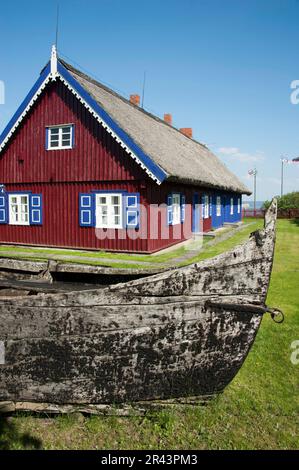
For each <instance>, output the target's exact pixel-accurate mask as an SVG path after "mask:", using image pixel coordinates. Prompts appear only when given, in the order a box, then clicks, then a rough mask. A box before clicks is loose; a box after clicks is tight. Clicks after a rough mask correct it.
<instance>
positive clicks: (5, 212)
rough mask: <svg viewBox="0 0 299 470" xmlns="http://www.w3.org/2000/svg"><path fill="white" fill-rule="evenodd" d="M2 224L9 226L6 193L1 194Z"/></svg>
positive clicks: (0, 218) (0, 211)
mask: <svg viewBox="0 0 299 470" xmlns="http://www.w3.org/2000/svg"><path fill="white" fill-rule="evenodd" d="M0 224H8V203H7V195H6V194H5V193H0Z"/></svg>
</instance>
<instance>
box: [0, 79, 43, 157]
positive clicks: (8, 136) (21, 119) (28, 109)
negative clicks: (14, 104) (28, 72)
mask: <svg viewBox="0 0 299 470" xmlns="http://www.w3.org/2000/svg"><path fill="white" fill-rule="evenodd" d="M50 81H51V75H49V74H48V76H47V77H46V79H45V80H44V81H43V82H42V84H41V85H40V87H39V88H38V89H37V91H36V92H35V94H34V96H33V97H32V99H31V100H30V101H29V103H28V105H27V106H26V108H25V109H24V111H23V112H22V113H21V114H20V116H19V117H18V119H17V120H16V121H15V123H14V125H13V126H12V127H11V129H10V130H9V132H8V133H7V134H6V136H5V138H4V139H3V140H2V142H1V144H0V152H1V151H2V149H3V148H4V147H5V145H6V144H7V142H8V141H9V139H10V138H11V136H12V135H13V133H14V132H15V130H16V129H17V127H18V126H19V124H20V123H21V122H22V121H23V119H24V118H25V116H26V114H28V112H29V111H30V109H31V108H32V106H33V105H34V103H35V102H36V100H37V99H38V97H39V96H40V95H41V93H42V92H43V90H44V89H45V88H46V86H47V84H48V83H49V82H50Z"/></svg>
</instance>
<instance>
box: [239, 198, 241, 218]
mask: <svg viewBox="0 0 299 470" xmlns="http://www.w3.org/2000/svg"><path fill="white" fill-rule="evenodd" d="M240 213H241V198H240V197H238V214H240Z"/></svg>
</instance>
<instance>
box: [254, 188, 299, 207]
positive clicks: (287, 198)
mask: <svg viewBox="0 0 299 470" xmlns="http://www.w3.org/2000/svg"><path fill="white" fill-rule="evenodd" d="M276 198H277V207H278V209H286V210H288V209H299V191H294V192H292V193H288V194H285V195H284V196H282V197H280V196H276ZM270 204H271V201H265V202H264V205H263V209H268V207H269V206H270Z"/></svg>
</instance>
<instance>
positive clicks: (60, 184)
mask: <svg viewBox="0 0 299 470" xmlns="http://www.w3.org/2000/svg"><path fill="white" fill-rule="evenodd" d="M59 124H74V125H75V148H73V149H70V150H50V151H47V150H46V145H45V144H46V142H45V139H46V127H47V126H50V125H59ZM0 183H4V184H5V186H6V190H7V191H32V192H33V193H37V194H39V193H41V194H42V195H43V225H42V226H17V225H0V241H1V242H2V243H16V244H28V245H40V246H54V247H55V246H56V247H74V248H87V249H103V250H111V251H112V250H116V251H129V252H154V251H158V250H160V249H162V248H165V247H167V246H170V245H173V244H176V243H179V242H180V241H182V240H185V239H187V238H190V237H191V236H192V234H191V206H192V197H193V193H194V192H198V193H199V194H200V195H201V194H202V192H203V191H202V190H201V189H200V188H198V187H192V186H187V185H182V184H181V185H178V184H170V183H167V182H166V183H163V184H162V185H160V186H159V185H157V184H156V183H155V182H154V181H152V180H151V179H150V178H149V177H148V176H147V175H146V173H145V172H144V170H142V169H141V168H140V167H139V166H138V165H137V164H136V162H135V161H134V160H133V159H132V158H131V157H130V156H128V155H127V154H126V152H125V151H124V150H123V149H122V148H121V146H120V145H119V144H117V143H116V142H115V140H114V139H113V138H112V137H111V136H110V135H109V134H108V133H107V132H106V131H105V130H104V129H103V128H102V126H101V125H100V124H99V123H98V122H97V121H96V120H95V119H94V118H93V117H92V116H91V114H90V113H89V111H87V110H86V109H85V108H84V106H83V105H82V104H81V103H80V102H79V101H78V100H77V99H76V98H75V97H74V96H73V94H72V93H71V92H70V91H69V90H68V89H67V88H66V87H65V86H64V85H63V84H62V83H60V82H57V83H53V84H51V85H50V86H49V87H48V88H47V89H46V90H45V92H44V94H43V95H42V97H40V99H39V100H38V101H37V103H36V104H35V106H34V107H33V109H32V110H31V111H30V113H29V114H28V116H27V117H26V118H25V120H24V121H23V123H22V125H21V126H20V128H19V129H18V130H17V131H16V133H15V135H14V137H13V139H12V140H11V141H10V143H9V144H8V145H7V147H6V148H5V150H4V151H3V153H2V155H1V156H0ZM95 189H98V190H125V191H128V192H133V193H135V192H138V193H140V203H141V204H142V205H143V206H144V207H145V208H146V211H147V212H146V214H144V213H143V214H142V217H141V221H140V232H141V233H142V237H141V238H140V237H138V236H137V235H138V234H137V232H136V231H135V230H134V229H130V230H128V231H126V230H115V231H114V230H111V232H113V233H114V234H115V237H114V239H111V238H110V239H109V238H105V239H99V238H98V237H97V234H99V233H101V234H103V231H97V230H96V229H95V228H88V227H80V225H79V214H78V212H79V207H78V202H79V193H89V192H90V191H92V190H95ZM171 192H179V193H181V194H184V195H185V197H186V220H185V223H184V224H177V225H174V226H168V225H167V213H166V202H167V195H168V194H170V193H171ZM161 203H164V204H165V207H164V212H162V213H160V216H159V221H158V220H157V221H155V220H154V222H153V220H152V219H150V213H149V211H148V208H149V205H150V204H154V205H160V204H161ZM153 224H154V229H155V230H156V233H155V234H153V233H149V229H150V227H152V226H153ZM210 227H211V220H210V219H206V220H205V221H204V230H209V229H210ZM145 228H146V229H147V231H146V232H144V229H145ZM183 229H184V230H183ZM165 233H167V237H166V238H165ZM132 235H134V237H133V238H134V239H132ZM163 237H164V238H163Z"/></svg>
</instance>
